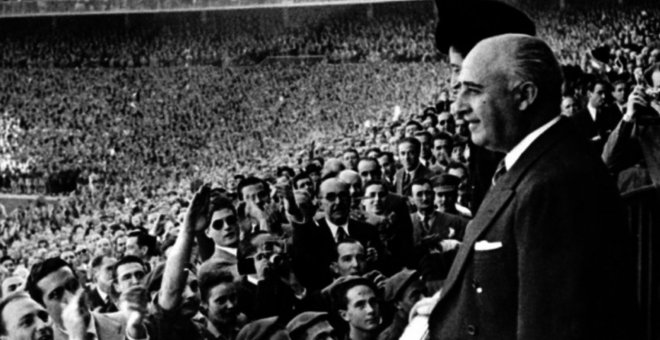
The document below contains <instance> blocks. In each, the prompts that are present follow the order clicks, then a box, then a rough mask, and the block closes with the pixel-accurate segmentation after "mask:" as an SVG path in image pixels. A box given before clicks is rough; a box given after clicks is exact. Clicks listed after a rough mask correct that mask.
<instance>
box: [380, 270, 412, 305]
mask: <svg viewBox="0 0 660 340" xmlns="http://www.w3.org/2000/svg"><path fill="white" fill-rule="evenodd" d="M418 278H419V273H418V272H417V271H416V270H410V269H403V270H402V271H400V272H398V273H396V274H394V275H392V276H391V277H389V278H388V279H387V280H385V285H384V287H383V299H384V300H385V301H387V302H392V301H395V300H396V299H397V298H399V296H400V295H401V294H402V293H403V291H405V290H406V288H407V287H408V286H409V285H410V284H411V283H412V282H414V281H415V280H417V279H418Z"/></svg>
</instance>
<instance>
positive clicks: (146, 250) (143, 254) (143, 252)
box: [140, 246, 149, 256]
mask: <svg viewBox="0 0 660 340" xmlns="http://www.w3.org/2000/svg"><path fill="white" fill-rule="evenodd" d="M140 252H142V256H147V254H148V253H149V247H147V246H143V247H142V248H140Z"/></svg>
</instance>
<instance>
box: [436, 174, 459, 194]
mask: <svg viewBox="0 0 660 340" xmlns="http://www.w3.org/2000/svg"><path fill="white" fill-rule="evenodd" d="M430 181H431V185H432V186H433V189H438V188H439V189H440V192H452V191H458V185H459V183H460V182H461V180H460V179H459V178H458V177H456V176H454V175H449V174H441V175H437V176H433V177H431V179H430Z"/></svg>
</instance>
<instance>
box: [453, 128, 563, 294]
mask: <svg viewBox="0 0 660 340" xmlns="http://www.w3.org/2000/svg"><path fill="white" fill-rule="evenodd" d="M567 124H568V122H567V121H566V119H564V118H560V119H559V121H558V122H557V123H556V124H555V125H553V126H552V127H550V129H548V130H547V131H546V132H545V133H543V134H542V135H541V136H539V138H537V139H536V140H535V141H534V142H533V143H532V144H531V145H530V146H529V148H527V150H525V151H524V152H523V154H522V155H521V156H520V158H519V159H518V161H516V163H515V164H514V165H513V167H512V168H511V169H510V170H509V171H508V172H507V173H506V174H504V175H503V176H502V177H501V178H500V179H499V180H498V182H497V185H495V186H494V187H491V188H490V189H489V190H488V192H487V193H486V197H484V200H483V202H482V203H481V205H480V207H479V210H478V211H477V214H476V215H475V217H474V219H473V220H472V221H470V223H468V225H467V227H466V230H465V236H464V238H463V244H462V245H461V246H460V248H459V250H458V253H457V254H456V258H455V260H454V263H453V265H452V266H451V269H450V271H449V274H448V275H447V279H446V281H445V285H444V291H443V293H442V296H441V299H442V298H443V297H445V296H447V293H448V292H449V291H450V290H451V289H452V288H453V287H454V286H455V283H456V281H457V279H458V277H459V276H460V273H461V271H462V270H463V267H464V266H465V263H466V260H467V258H468V256H469V255H470V253H471V252H472V247H473V246H474V243H475V242H476V241H477V240H478V239H479V237H480V236H481V234H483V233H484V232H485V231H486V230H487V229H488V227H489V226H490V225H491V224H492V223H493V222H494V221H495V219H496V217H497V215H498V214H499V213H500V211H502V209H503V208H504V207H506V206H507V205H508V203H509V201H510V200H511V199H512V198H513V196H514V193H515V189H516V186H517V185H518V183H519V182H520V180H521V179H522V178H523V177H524V175H525V173H526V172H527V170H528V169H529V168H530V167H531V166H532V165H533V164H534V162H535V161H536V160H537V159H538V158H539V157H541V155H543V154H544V153H545V152H546V151H547V150H548V149H550V147H552V146H553V145H554V144H556V143H557V141H559V140H561V139H563V138H565V137H566V136H565V135H566V132H567V131H568V129H569V126H568V125H567Z"/></svg>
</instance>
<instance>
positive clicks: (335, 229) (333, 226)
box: [325, 218, 350, 242]
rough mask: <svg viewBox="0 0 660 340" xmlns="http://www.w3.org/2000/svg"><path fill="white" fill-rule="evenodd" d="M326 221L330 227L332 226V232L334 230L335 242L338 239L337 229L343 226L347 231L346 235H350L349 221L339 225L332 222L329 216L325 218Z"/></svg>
mask: <svg viewBox="0 0 660 340" xmlns="http://www.w3.org/2000/svg"><path fill="white" fill-rule="evenodd" d="M325 222H326V223H327V224H328V227H330V232H332V237H333V238H334V239H335V242H336V241H337V229H338V228H340V227H341V228H342V229H344V231H345V232H346V235H350V234H349V233H348V222H346V223H344V224H342V225H340V226H338V225H336V224H334V223H332V222H330V220H329V219H328V218H326V219H325Z"/></svg>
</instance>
